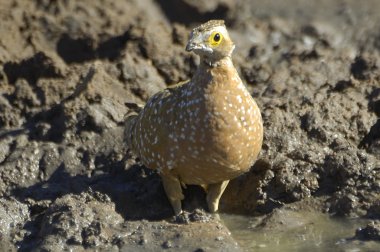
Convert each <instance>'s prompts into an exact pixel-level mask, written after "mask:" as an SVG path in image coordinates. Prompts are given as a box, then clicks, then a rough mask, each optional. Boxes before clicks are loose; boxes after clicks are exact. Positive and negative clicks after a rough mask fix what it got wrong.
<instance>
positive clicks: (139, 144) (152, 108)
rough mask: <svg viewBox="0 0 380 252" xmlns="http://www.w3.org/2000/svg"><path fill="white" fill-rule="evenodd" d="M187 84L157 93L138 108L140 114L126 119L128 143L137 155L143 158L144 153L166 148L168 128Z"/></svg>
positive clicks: (177, 85)
mask: <svg viewBox="0 0 380 252" xmlns="http://www.w3.org/2000/svg"><path fill="white" fill-rule="evenodd" d="M187 83H189V81H184V82H180V83H178V84H176V85H171V86H169V87H167V88H166V89H164V90H162V91H161V92H158V93H156V94H155V95H153V96H152V97H151V98H150V99H149V100H148V101H147V103H146V105H145V106H144V107H143V108H142V109H141V108H138V109H140V110H139V111H138V113H134V114H132V115H130V116H129V117H128V118H127V119H126V130H125V137H126V142H127V144H128V147H129V148H130V149H131V150H132V151H133V152H134V153H135V154H136V155H138V156H140V157H142V156H144V151H150V152H157V151H158V150H160V148H165V146H166V145H167V140H168V135H169V134H170V129H169V128H168V127H167V126H168V124H169V122H170V121H171V120H172V119H173V118H172V117H173V116H174V114H176V112H175V111H174V107H175V104H176V102H177V101H178V99H179V97H180V94H181V92H182V90H183V88H185V85H186V84H187ZM133 106H135V105H132V107H133ZM135 111H136V110H135ZM136 112H137V111H136ZM143 149H144V150H143Z"/></svg>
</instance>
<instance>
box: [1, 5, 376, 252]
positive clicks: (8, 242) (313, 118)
mask: <svg viewBox="0 0 380 252" xmlns="http://www.w3.org/2000/svg"><path fill="white" fill-rule="evenodd" d="M199 2H200V1H199ZM378 10H380V3H379V2H378V1H375V0H372V1H371V0H366V1H353V0H346V1H344V0H341V1H328V0H323V1H301V0H289V1H280V2H279V1H275V0H270V1H258V0H256V1H248V0H241V1H238V2H235V1H232V0H212V1H207V3H203V4H202V3H198V1H192V0H179V1H175V0H170V1H164V0H156V1H150V0H143V1H139V0H130V1H122V0H119V1H113V0H99V1H93V0H82V1H76V0H62V1H52V0H36V1H29V0H9V1H0V20H1V22H0V128H1V130H0V195H1V199H0V250H1V251H6V250H10V251H12V250H17V249H19V250H21V251H30V250H37V251H40V250H43V251H45V250H50V251H58V250H62V249H75V250H82V249H89V250H92V249H95V248H97V249H103V250H116V251H117V250H122V251H147V250H148V251H154V250H158V249H167V250H173V251H178V250H184V251H214V250H218V251H223V250H224V251H238V250H240V249H241V248H239V245H238V244H237V243H236V242H235V241H234V239H233V238H232V236H231V235H230V233H229V231H228V230H227V228H226V227H225V226H224V225H223V224H222V223H221V222H220V221H219V219H218V216H217V215H209V214H207V213H205V211H204V209H205V202H204V193H203V192H202V190H201V189H199V188H197V187H190V188H189V189H188V190H186V200H185V202H184V205H185V209H186V210H187V212H188V213H189V221H190V223H188V224H178V223H176V222H174V221H173V220H172V219H171V216H172V214H173V213H172V210H171V207H170V205H169V203H168V201H167V199H166V197H165V194H164V191H163V187H162V185H161V182H160V178H159V177H158V176H157V174H156V173H155V172H153V171H151V170H148V169H146V168H144V167H142V166H141V165H139V164H138V163H136V161H135V160H134V159H133V157H131V156H130V155H129V154H127V150H126V147H125V145H124V144H123V119H124V115H125V114H126V113H127V112H128V108H127V107H126V105H125V102H139V103H142V102H144V101H146V100H147V98H148V97H149V96H151V95H152V94H154V93H155V92H157V91H158V90H160V89H162V88H164V87H165V86H166V85H169V84H173V83H176V82H178V81H182V80H185V79H187V78H190V77H191V73H192V72H193V71H194V70H195V68H196V64H197V58H196V57H195V56H194V55H192V54H189V53H186V52H185V50H184V47H185V44H186V40H187V37H188V34H189V31H190V29H191V28H192V27H193V26H195V25H196V24H199V23H200V22H203V21H206V20H208V19H211V18H222V19H225V20H226V23H227V25H228V27H229V30H230V32H231V35H232V38H233V39H234V41H235V43H236V45H237V47H236V50H235V54H234V62H235V65H236V67H237V68H238V70H239V72H240V73H241V76H242V78H243V80H244V81H245V82H246V83H247V85H248V88H249V89H250V91H251V93H252V95H253V97H254V98H255V99H256V101H257V102H258V104H259V106H260V108H261V111H262V115H263V119H264V123H265V139H264V146H263V151H262V152H261V155H260V159H259V160H258V162H257V163H256V165H255V166H254V167H253V168H252V170H251V172H249V173H248V174H246V175H244V176H242V177H240V178H237V179H235V180H234V181H232V182H231V183H230V186H229V187H228V189H227V191H226V193H225V195H224V196H223V198H222V202H221V207H220V208H221V211H222V212H224V213H238V214H248V215H264V214H269V215H268V216H269V222H270V223H271V225H274V224H273V223H276V221H273V220H270V216H271V215H270V213H272V211H273V210H274V209H278V208H282V207H283V206H289V204H290V205H291V204H293V203H294V202H297V206H298V207H296V209H297V208H302V202H303V201H304V200H305V199H310V198H311V199H313V200H312V202H315V203H313V204H312V208H315V209H317V210H318V211H322V212H327V213H329V214H331V215H333V216H344V217H347V218H349V217H360V218H368V219H373V220H375V223H374V224H373V225H372V224H369V226H367V227H362V229H359V230H358V232H357V233H358V234H357V236H356V237H357V239H362V240H363V239H364V240H365V239H379V238H378V237H379V236H378V235H377V236H376V232H377V234H379V226H380V224H379V223H378V220H379V219H380V83H379V82H380V69H379V67H380V57H379V56H380V22H379V21H380V16H379V15H378ZM307 202H310V200H308V201H307ZM305 204H306V203H305ZM307 204H308V207H310V204H309V203H307ZM299 206H301V207H299ZM284 218H286V216H285V217H284ZM264 219H266V220H268V218H264ZM280 219H281V218H280ZM358 228H359V227H358ZM363 230H364V231H363ZM365 230H370V231H369V232H367V233H368V234H367V233H366V232H365ZM266 232H270V230H269V231H268V228H267V229H266ZM373 234H375V235H373ZM352 235H353V236H354V235H355V234H352Z"/></svg>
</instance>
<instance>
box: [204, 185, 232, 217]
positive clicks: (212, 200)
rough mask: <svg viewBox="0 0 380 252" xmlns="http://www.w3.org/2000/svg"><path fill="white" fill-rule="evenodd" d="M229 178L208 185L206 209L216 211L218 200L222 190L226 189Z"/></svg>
mask: <svg viewBox="0 0 380 252" xmlns="http://www.w3.org/2000/svg"><path fill="white" fill-rule="evenodd" d="M228 182H230V181H229V180H225V181H222V182H220V183H216V184H211V185H208V188H207V205H208V210H209V211H210V212H212V213H214V212H216V211H218V208H219V200H220V197H222V194H223V192H224V190H225V189H226V187H227V185H228Z"/></svg>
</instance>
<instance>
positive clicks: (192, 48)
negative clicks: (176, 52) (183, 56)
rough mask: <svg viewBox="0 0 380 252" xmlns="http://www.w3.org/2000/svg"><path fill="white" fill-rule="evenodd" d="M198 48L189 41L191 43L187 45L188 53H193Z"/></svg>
mask: <svg viewBox="0 0 380 252" xmlns="http://www.w3.org/2000/svg"><path fill="white" fill-rule="evenodd" d="M196 47H197V46H196V44H195V43H193V42H191V41H189V43H187V45H186V51H188V52H191V51H192V50H194V49H195V48H196Z"/></svg>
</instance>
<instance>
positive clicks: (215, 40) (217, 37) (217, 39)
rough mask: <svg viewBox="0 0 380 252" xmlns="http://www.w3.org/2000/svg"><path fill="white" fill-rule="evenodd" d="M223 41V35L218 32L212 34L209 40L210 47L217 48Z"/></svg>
mask: <svg viewBox="0 0 380 252" xmlns="http://www.w3.org/2000/svg"><path fill="white" fill-rule="evenodd" d="M222 40H223V35H222V34H221V33H219V32H213V33H212V34H211V36H210V38H209V43H210V45H211V46H218V45H219V44H220V43H221V42H222Z"/></svg>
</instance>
